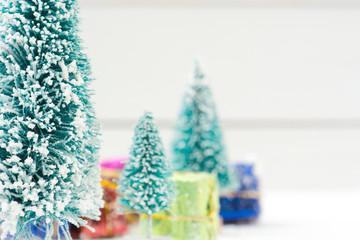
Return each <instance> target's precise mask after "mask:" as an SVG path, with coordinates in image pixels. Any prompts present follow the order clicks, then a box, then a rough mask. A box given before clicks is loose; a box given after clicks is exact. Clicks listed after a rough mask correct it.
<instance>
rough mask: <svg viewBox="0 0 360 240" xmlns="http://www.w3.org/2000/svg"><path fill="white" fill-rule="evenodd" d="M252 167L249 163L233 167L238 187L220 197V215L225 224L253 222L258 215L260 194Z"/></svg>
mask: <svg viewBox="0 0 360 240" xmlns="http://www.w3.org/2000/svg"><path fill="white" fill-rule="evenodd" d="M254 167H255V165H254V164H249V163H246V164H245V163H242V164H236V165H235V166H234V168H235V169H236V175H237V179H238V181H239V183H240V187H239V189H237V190H236V191H232V192H225V193H222V194H221V196H220V209H221V210H220V215H221V217H222V218H223V220H224V222H225V223H226V222H233V221H250V220H255V219H257V218H258V216H259V215H260V201H259V198H260V193H259V186H258V177H257V176H256V175H255V173H254Z"/></svg>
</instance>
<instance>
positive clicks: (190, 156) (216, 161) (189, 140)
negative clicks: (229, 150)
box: [171, 61, 235, 189]
mask: <svg viewBox="0 0 360 240" xmlns="http://www.w3.org/2000/svg"><path fill="white" fill-rule="evenodd" d="M171 159H172V161H173V165H174V168H175V170H178V171H195V172H198V171H203V172H210V173H214V174H216V175H217V176H218V178H219V182H220V186H221V188H222V189H226V188H229V187H232V186H233V184H234V179H235V178H234V174H233V173H232V171H231V170H230V168H229V166H228V159H227V156H226V152H225V147H224V144H223V137H222V131H221V128H220V126H219V121H218V117H217V114H216V109H215V104H214V100H213V97H212V94H211V91H210V88H209V85H208V82H207V81H206V79H205V76H204V74H203V73H202V71H201V69H200V67H199V63H198V62H197V61H196V62H195V67H194V73H193V76H192V81H191V82H190V84H189V85H188V87H187V89H186V92H185V96H184V99H183V105H182V109H181V112H180V116H179V118H178V121H177V123H176V126H175V137H174V141H173V144H172V156H171Z"/></svg>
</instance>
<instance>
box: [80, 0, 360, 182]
mask: <svg viewBox="0 0 360 240" xmlns="http://www.w3.org/2000/svg"><path fill="white" fill-rule="evenodd" d="M100 2H101V1H100ZM120 2H121V1H120ZM82 6H83V9H82V12H81V17H82V25H81V29H82V37H83V39H84V42H85V45H86V47H87V48H88V49H87V52H88V54H89V57H90V58H91V60H92V66H93V72H94V75H95V76H96V78H97V81H96V82H95V84H94V88H95V89H96V94H97V95H96V96H95V101H96V103H97V112H98V116H99V118H100V119H101V120H102V122H103V123H104V132H103V140H104V142H103V149H102V152H101V154H102V156H103V157H110V156H116V155H126V154H127V152H128V148H129V146H130V144H131V136H132V130H131V123H135V122H136V119H137V117H138V116H139V115H140V114H141V113H142V111H143V110H144V109H147V110H151V111H153V112H154V114H155V117H156V118H158V119H159V123H160V129H161V130H162V133H163V140H164V142H165V143H166V144H167V143H168V142H169V140H170V138H171V128H170V126H171V125H172V123H173V121H174V119H175V117H176V115H177V112H178V107H179V103H180V100H181V96H182V91H183V89H184V85H185V82H186V80H187V78H188V73H189V71H190V68H191V63H192V59H193V57H194V56H201V59H203V62H204V65H205V68H206V71H207V73H208V75H209V76H210V77H211V80H212V87H213V92H214V95H215V98H216V100H217V105H218V110H219V115H220V117H221V119H222V121H223V123H224V124H223V125H224V130H225V136H226V141H227V143H228V150H229V156H230V158H231V159H232V160H236V159H239V158H243V157H244V156H246V155H248V154H256V155H258V157H259V160H261V162H262V165H263V171H262V175H263V185H264V187H266V188H293V187H295V188H299V187H303V188H306V187H315V188H341V187H346V188H347V187H357V188H359V189H360V174H359V171H358V170H359V169H360V151H359V145H360V104H359V103H360V8H359V7H358V6H355V5H354V7H351V6H349V5H346V7H339V8H337V7H330V8H328V7H321V6H317V7H313V8H312V7H306V6H305V7H301V8H296V7H282V6H281V5H275V6H270V7H269V6H268V7H266V8H265V7H261V5H260V6H259V5H256V6H251V7H249V6H243V5H241V4H240V5H236V4H233V5H231V6H228V5H224V6H221V4H220V6H217V7H214V6H213V7H206V5H205V6H191V5H186V6H180V7H179V6H167V7H162V6H158V5H156V6H143V5H131V6H124V5H122V4H118V5H117V4H116V3H115V2H112V4H109V5H106V4H99V3H97V4H96V2H95V4H94V1H92V4H86V1H83V2H82Z"/></svg>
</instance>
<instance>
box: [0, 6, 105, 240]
mask: <svg viewBox="0 0 360 240" xmlns="http://www.w3.org/2000/svg"><path fill="white" fill-rule="evenodd" d="M0 11H1V13H0V26H1V29H0V84H1V88H0V96H1V97H0V136H1V138H0V157H1V162H0V229H1V232H2V235H1V239H9V238H16V239H46V240H47V239H51V237H52V235H53V232H54V231H60V232H62V234H63V236H62V239H64V238H65V239H71V237H70V234H69V232H68V229H67V222H70V223H73V224H75V225H77V226H79V225H85V224H86V221H85V220H83V219H82V218H81V217H86V218H90V219H98V216H99V214H100V211H99V207H101V206H102V204H103V202H102V191H101V188H100V184H99V180H100V169H99V165H98V149H99V141H98V135H99V125H98V123H97V121H96V119H95V115H94V109H93V107H92V105H91V102H90V91H89V84H90V82H91V80H92V78H91V77H90V74H91V72H90V66H89V62H88V60H87V58H86V55H85V54H84V53H83V50H82V47H81V45H80V42H81V40H80V39H79V37H78V18H77V13H78V5H77V1H76V0H1V1H0ZM31 226H32V227H31ZM34 226H35V228H38V229H37V230H36V231H34ZM31 228H32V229H31ZM38 231H43V234H44V235H43V236H42V237H41V238H40V237H37V236H35V235H34V234H35V232H38Z"/></svg>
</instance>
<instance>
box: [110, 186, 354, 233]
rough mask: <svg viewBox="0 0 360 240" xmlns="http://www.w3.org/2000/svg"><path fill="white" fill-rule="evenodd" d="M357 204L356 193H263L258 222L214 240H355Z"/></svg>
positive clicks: (235, 227)
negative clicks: (261, 209)
mask: <svg viewBox="0 0 360 240" xmlns="http://www.w3.org/2000/svg"><path fill="white" fill-rule="evenodd" d="M359 204H360V189H357V190H333V191H330V190H326V191H325V190H311V191H308V190H307V191H305V190H296V191H295V190H293V191H269V192H265V193H264V194H263V197H262V207H263V212H262V215H261V218H260V219H259V220H258V221H257V222H255V223H252V224H241V225H225V226H223V227H222V229H221V232H220V234H219V237H218V240H235V239H236V240H237V239H239V240H322V239H324V240H333V239H334V240H352V239H354V240H359V239H360V219H359V216H360V205H359ZM113 239H114V238H113ZM118 239H121V238H118ZM186 240H191V239H186Z"/></svg>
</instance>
